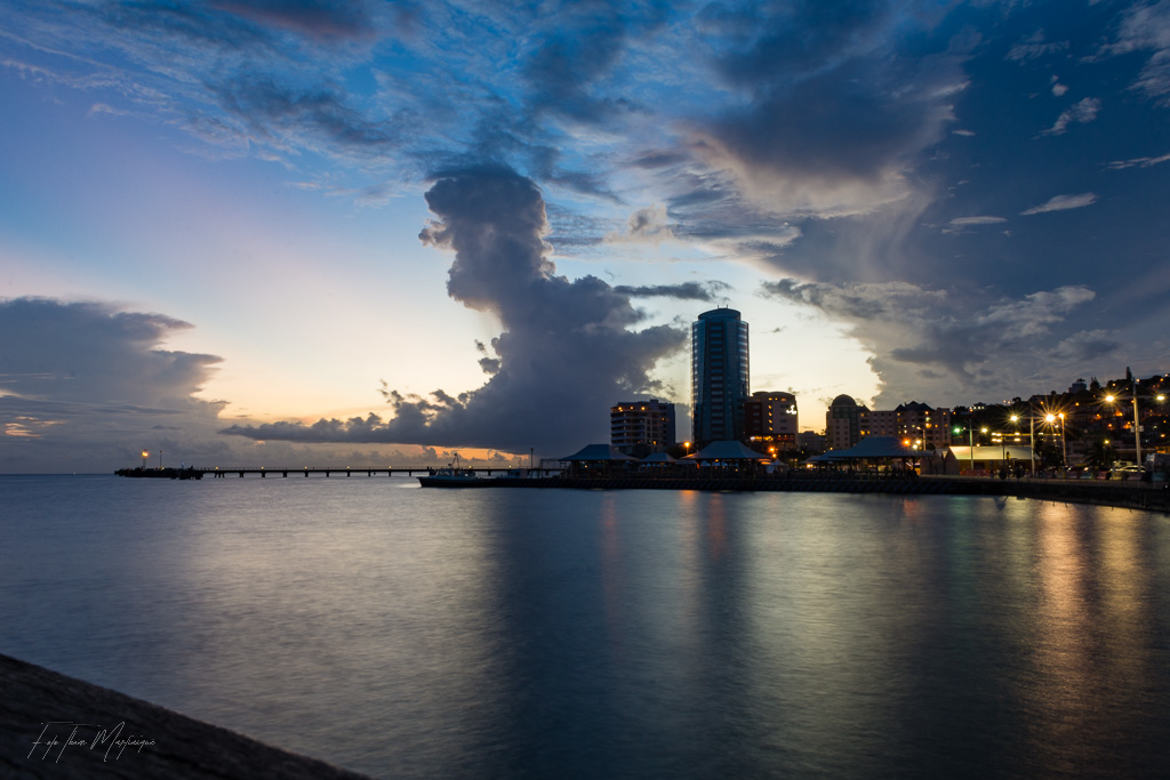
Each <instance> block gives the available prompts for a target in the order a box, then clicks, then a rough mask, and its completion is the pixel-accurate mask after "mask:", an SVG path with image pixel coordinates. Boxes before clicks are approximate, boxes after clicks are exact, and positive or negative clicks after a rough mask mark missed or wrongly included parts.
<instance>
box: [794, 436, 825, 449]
mask: <svg viewBox="0 0 1170 780" xmlns="http://www.w3.org/2000/svg"><path fill="white" fill-rule="evenodd" d="M796 446H797V447H798V448H799V449H802V450H804V451H805V452H806V453H808V454H810V455H819V454H821V453H822V452H824V451H825V434H824V433H819V432H817V431H801V432H800V433H798V434H796Z"/></svg>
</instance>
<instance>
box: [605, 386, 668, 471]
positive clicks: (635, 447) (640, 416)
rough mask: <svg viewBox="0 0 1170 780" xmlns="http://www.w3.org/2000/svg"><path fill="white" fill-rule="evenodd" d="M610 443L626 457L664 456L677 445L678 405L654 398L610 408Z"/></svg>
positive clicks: (627, 402) (623, 403) (622, 403)
mask: <svg viewBox="0 0 1170 780" xmlns="http://www.w3.org/2000/svg"><path fill="white" fill-rule="evenodd" d="M609 441H610V444H611V445H613V447H614V448H615V449H617V450H618V451H620V452H623V453H625V454H626V455H637V456H638V457H644V456H646V455H649V454H650V453H652V452H664V451H665V450H666V448H667V447H669V446H670V445H672V444H674V404H672V403H668V402H666V401H659V400H658V399H656V398H651V399H649V400H647V401H623V402H621V403H619V404H617V405H616V406H612V407H610V410H609Z"/></svg>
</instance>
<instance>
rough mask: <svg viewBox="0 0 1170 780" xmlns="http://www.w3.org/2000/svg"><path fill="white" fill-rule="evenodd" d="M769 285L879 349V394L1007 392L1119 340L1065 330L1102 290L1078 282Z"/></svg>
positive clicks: (946, 397)
mask: <svg viewBox="0 0 1170 780" xmlns="http://www.w3.org/2000/svg"><path fill="white" fill-rule="evenodd" d="M764 292H765V294H766V295H768V296H770V297H773V298H775V299H777V300H782V301H786V302H789V303H797V304H800V305H806V306H810V307H813V308H815V309H818V310H820V311H821V312H823V313H824V314H826V315H827V316H828V317H830V318H831V319H833V320H835V321H837V322H840V323H843V324H844V325H845V326H846V327H847V328H848V332H849V333H850V334H851V335H852V336H854V337H855V338H856V339H857V340H858V341H859V342H861V343H862V344H863V345H864V346H865V347H866V348H867V349H868V350H869V351H870V352H871V353H872V355H873V357H872V358H871V359H870V364H871V366H872V367H873V369H874V370H875V371H876V372H877V374H878V375H879V377H880V379H881V382H882V393H881V396H880V400H881V401H882V402H893V401H897V400H902V399H905V398H908V397H922V395H923V394H924V393H926V394H928V395H931V394H933V396H934V399H935V400H934V403H936V404H937V403H943V404H946V403H955V402H959V401H964V400H966V401H969V400H971V399H972V398H973V397H978V396H979V395H983V394H987V395H988V396H989V397H991V398H995V397H1002V396H1003V395H1004V394H1005V393H1008V392H1009V390H1010V388H1012V387H1020V388H1021V389H1020V390H1019V392H1025V390H1026V388H1027V383H1029V382H1048V381H1051V380H1052V379H1053V378H1054V377H1060V376H1062V375H1063V373H1064V372H1067V371H1069V370H1077V369H1081V368H1091V367H1092V366H1091V365H1086V364H1088V363H1091V361H1092V360H1094V359H1098V360H1099V359H1100V358H1101V356H1102V355H1105V354H1108V353H1109V352H1110V351H1111V350H1114V349H1116V348H1117V347H1118V346H1119V343H1120V342H1119V339H1118V338H1117V336H1116V334H1113V333H1110V332H1107V331H1103V330H1092V331H1074V332H1072V333H1071V334H1070V333H1068V331H1069V322H1070V315H1072V314H1073V313H1074V312H1075V311H1076V310H1077V309H1078V308H1079V307H1081V306H1083V305H1085V304H1086V303H1088V302H1090V301H1092V300H1093V299H1094V298H1095V293H1094V292H1093V291H1092V290H1090V289H1088V288H1087V287H1084V286H1080V285H1069V286H1064V287H1059V288H1056V289H1053V290H1041V291H1038V292H1034V293H1031V294H1029V295H1026V296H1023V297H1021V298H1005V297H999V298H987V297H985V296H984V295H980V294H973V293H972V291H969V290H966V291H963V292H961V293H958V292H951V291H947V290H941V289H929V288H925V287H922V286H920V285H916V284H910V283H906V282H880V283H871V284H864V283H848V284H826V283H808V282H799V281H797V280H794V279H781V280H778V281H775V282H768V283H765V284H764ZM1066 334H1067V335H1066ZM1074 366H1075V368H1073V367H1074ZM1021 383H1023V384H1022V386H1021ZM956 388H962V391H961V392H962V397H956Z"/></svg>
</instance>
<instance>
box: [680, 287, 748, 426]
mask: <svg viewBox="0 0 1170 780" xmlns="http://www.w3.org/2000/svg"><path fill="white" fill-rule="evenodd" d="M747 397H748V324H747V323H746V322H744V321H743V320H741V319H740V316H739V312H738V311H736V310H735V309H712V310H711V311H707V312H703V313H702V314H700V315H699V319H698V320H696V321H695V322H694V324H693V325H692V326H691V398H692V404H693V407H692V408H693V423H694V433H693V435H692V436H693V438H694V440H695V443H696V445H697V446H702V445H703V444H705V443H707V442H710V441H716V440H727V439H734V440H740V439H743V438H744V419H743V414H744V409H743V403H744V401H745V400H747Z"/></svg>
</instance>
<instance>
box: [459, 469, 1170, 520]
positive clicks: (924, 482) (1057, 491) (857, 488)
mask: <svg viewBox="0 0 1170 780" xmlns="http://www.w3.org/2000/svg"><path fill="white" fill-rule="evenodd" d="M443 487H444V488H447V489H455V488H458V489H465V488H469V487H471V488H493V487H502V488H570V489H579V490H705V491H731V492H748V491H771V492H804V493H880V494H888V495H965V496H971V495H974V496H1000V497H1008V498H1033V499H1038V500H1042V501H1064V502H1068V503H1073V504H1095V505H1099V506H1112V507H1118V508H1121V509H1140V510H1145V511H1151V512H1163V513H1170V489H1166V487H1165V485H1164V484H1156V485H1155V484H1149V483H1143V482H1137V481H1132V482H1120V481H1117V482H1111V481H1096V480H1064V479H1019V480H1016V479H984V478H979V477H954V476H939V475H933V476H924V477H914V478H910V479H907V478H899V477H881V476H845V475H842V476H839V475H832V476H813V475H809V476H806V475H791V474H789V475H785V476H766V475H756V476H752V475H748V476H731V475H727V476H724V475H718V476H707V475H699V476H664V477H650V476H644V475H637V476H633V475H612V476H566V477H546V478H540V479H482V480H479V481H478V482H477V483H464V484H453V485H444V486H443Z"/></svg>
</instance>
